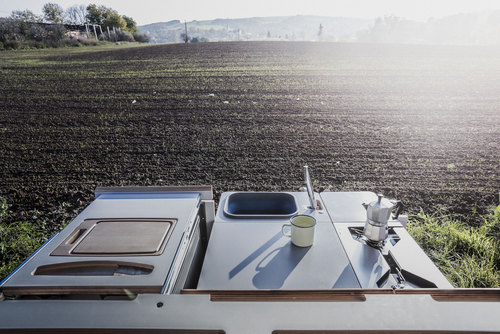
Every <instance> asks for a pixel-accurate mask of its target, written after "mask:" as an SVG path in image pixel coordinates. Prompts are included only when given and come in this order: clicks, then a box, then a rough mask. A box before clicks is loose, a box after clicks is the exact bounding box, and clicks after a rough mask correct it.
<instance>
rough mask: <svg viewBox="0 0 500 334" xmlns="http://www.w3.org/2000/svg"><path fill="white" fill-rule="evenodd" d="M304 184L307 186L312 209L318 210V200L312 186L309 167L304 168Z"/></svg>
mask: <svg viewBox="0 0 500 334" xmlns="http://www.w3.org/2000/svg"><path fill="white" fill-rule="evenodd" d="M304 179H305V180H304V182H305V184H306V191H307V196H309V203H310V205H311V209H313V210H315V209H316V199H315V198H314V190H313V187H312V184H311V178H310V177H309V167H308V166H304Z"/></svg>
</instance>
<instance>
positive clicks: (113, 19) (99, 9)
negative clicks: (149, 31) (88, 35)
mask: <svg viewBox="0 0 500 334" xmlns="http://www.w3.org/2000/svg"><path fill="white" fill-rule="evenodd" d="M87 20H88V22H89V23H91V24H98V25H100V26H103V27H108V28H110V29H111V28H120V29H125V28H126V27H127V22H126V21H125V20H124V19H123V17H121V16H120V14H118V12H117V11H116V10H114V9H112V8H108V7H105V6H102V5H101V6H97V5H95V4H90V5H88V6H87Z"/></svg>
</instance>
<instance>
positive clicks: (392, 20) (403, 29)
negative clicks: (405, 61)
mask: <svg viewBox="0 0 500 334" xmlns="http://www.w3.org/2000/svg"><path fill="white" fill-rule="evenodd" d="M357 38H358V41H359V42H367V43H393V44H397V43H405V44H430V45H432V44H435V45H438V44H439V45H499V44H500V10H494V11H482V12H475V13H467V14H457V15H450V16H446V17H443V18H439V19H429V20H428V21H427V22H417V21H411V20H406V19H402V18H399V17H394V16H389V17H385V18H378V19H376V20H375V22H374V23H373V24H372V25H371V26H370V28H369V29H367V30H364V31H360V32H359V33H358V34H357Z"/></svg>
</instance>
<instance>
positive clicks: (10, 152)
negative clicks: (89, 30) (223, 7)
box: [0, 42, 500, 233]
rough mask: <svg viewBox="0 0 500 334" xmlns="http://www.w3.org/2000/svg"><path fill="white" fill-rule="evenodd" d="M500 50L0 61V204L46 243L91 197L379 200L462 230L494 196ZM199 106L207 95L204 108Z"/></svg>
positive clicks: (310, 50)
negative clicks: (41, 226)
mask: <svg viewBox="0 0 500 334" xmlns="http://www.w3.org/2000/svg"><path fill="white" fill-rule="evenodd" d="M499 68H500V51H499V50H496V49H491V48H477V47H476V48H472V47H423V46H375V45H355V44H329V43H292V42H290V43H285V42H274V43H264V42H254V43H249V42H247V43H243V42H242V43H202V44H189V45H157V46H146V47H133V48H108V49H106V50H103V49H100V48H85V49H62V50H42V51H22V52H19V51H18V52H3V53H1V54H0V143H1V145H0V157H1V159H0V196H3V197H5V198H7V201H8V203H9V204H10V205H11V207H10V210H11V211H12V212H13V214H12V215H11V217H10V218H9V219H10V220H22V221H25V220H28V221H30V220H34V221H36V220H48V221H50V222H51V223H50V224H49V226H52V228H51V229H52V230H53V231H48V233H51V232H54V231H56V230H57V229H59V228H60V226H62V225H63V224H64V223H65V222H68V221H69V219H71V218H72V217H74V216H76V214H77V213H78V212H79V211H81V210H82V209H83V208H84V207H85V205H87V204H88V203H89V202H90V201H91V200H92V199H93V190H94V188H95V187H96V186H120V185H187V184H211V185H213V186H214V189H215V192H216V195H217V196H219V195H220V193H221V192H223V191H232V190H259V191H264V190H267V191H275V190H287V191H290V190H297V189H298V188H299V187H300V186H302V182H303V181H302V180H303V174H302V173H303V171H302V166H303V165H305V164H307V165H309V166H310V169H311V176H312V178H313V179H314V180H315V186H316V190H318V191H319V190H322V189H326V188H329V189H331V190H332V191H362V190H369V191H375V192H382V193H384V194H385V195H387V196H389V197H393V198H398V199H402V200H403V201H404V202H405V203H406V204H407V207H408V211H409V212H410V213H417V212H418V211H419V210H420V209H421V208H422V209H424V210H425V211H426V212H427V213H433V212H437V211H445V212H449V213H452V214H454V215H456V216H457V217H459V218H461V219H462V220H464V221H466V222H467V223H469V224H471V225H473V224H477V223H479V222H480V221H481V219H480V215H481V214H485V213H487V212H488V210H489V209H490V208H491V206H492V205H497V204H498V196H499V194H498V192H499V189H500V170H499V165H500V164H499V157H500V155H499V151H498V148H499V144H500V126H499V124H500V94H498V92H500V72H499V71H498V69H499ZM212 94H213V95H212Z"/></svg>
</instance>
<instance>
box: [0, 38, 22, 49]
mask: <svg viewBox="0 0 500 334" xmlns="http://www.w3.org/2000/svg"><path fill="white" fill-rule="evenodd" d="M3 45H4V48H5V49H6V50H19V49H20V48H21V45H22V44H21V42H19V41H16V40H15V39H13V40H9V41H5V42H4V43H3Z"/></svg>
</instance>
